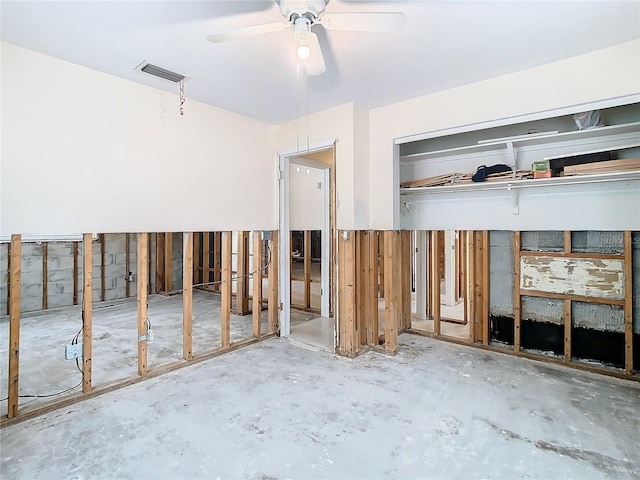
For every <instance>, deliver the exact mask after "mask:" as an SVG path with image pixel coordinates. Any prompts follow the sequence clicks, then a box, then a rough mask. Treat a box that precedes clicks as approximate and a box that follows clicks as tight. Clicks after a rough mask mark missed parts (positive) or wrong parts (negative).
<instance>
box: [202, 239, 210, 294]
mask: <svg viewBox="0 0 640 480" xmlns="http://www.w3.org/2000/svg"><path fill="white" fill-rule="evenodd" d="M210 240H211V232H204V233H203V234H202V283H204V287H205V288H206V287H207V286H208V285H207V284H208V283H209V282H210V281H211V276H210V275H209V260H210V258H211V253H210V250H209V248H210V247H209V243H210Z"/></svg>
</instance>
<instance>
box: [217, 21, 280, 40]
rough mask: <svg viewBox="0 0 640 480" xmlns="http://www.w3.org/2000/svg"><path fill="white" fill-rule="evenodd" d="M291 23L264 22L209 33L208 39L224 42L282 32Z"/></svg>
mask: <svg viewBox="0 0 640 480" xmlns="http://www.w3.org/2000/svg"><path fill="white" fill-rule="evenodd" d="M290 27H291V25H289V24H287V23H280V22H274V23H264V24H262V25H253V26H252V27H245V28H238V29H236V30H229V31H227V32H220V33H214V34H212V35H207V40H208V41H210V42H213V43H222V42H227V41H229V40H238V39H240V38H247V37H254V36H256V35H262V34H265V33H271V32H280V31H282V30H285V29H287V28H290Z"/></svg>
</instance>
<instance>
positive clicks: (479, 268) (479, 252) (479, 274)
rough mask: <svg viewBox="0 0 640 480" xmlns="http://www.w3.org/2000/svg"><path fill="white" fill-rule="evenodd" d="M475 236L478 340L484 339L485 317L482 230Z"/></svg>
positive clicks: (476, 333)
mask: <svg viewBox="0 0 640 480" xmlns="http://www.w3.org/2000/svg"><path fill="white" fill-rule="evenodd" d="M474 237H475V249H476V252H475V267H476V268H475V272H474V280H473V282H474V287H473V290H474V295H475V301H474V303H475V307H474V330H475V333H474V336H475V339H476V342H483V341H484V332H483V328H484V319H483V315H482V293H483V289H482V266H483V265H484V263H483V260H482V254H483V252H484V249H483V248H482V232H480V231H476V232H474Z"/></svg>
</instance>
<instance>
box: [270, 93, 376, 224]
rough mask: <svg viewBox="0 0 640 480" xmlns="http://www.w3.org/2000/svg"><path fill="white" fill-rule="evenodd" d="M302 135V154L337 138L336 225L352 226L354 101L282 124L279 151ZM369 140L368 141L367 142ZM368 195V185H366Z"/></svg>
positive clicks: (286, 148)
mask: <svg viewBox="0 0 640 480" xmlns="http://www.w3.org/2000/svg"><path fill="white" fill-rule="evenodd" d="M297 135H300V138H301V140H300V154H301V155H303V154H304V149H306V145H307V136H308V137H309V144H311V145H313V144H314V143H319V142H320V143H322V142H325V141H332V140H336V147H335V158H336V196H337V199H336V226H337V228H338V229H344V230H351V229H353V228H354V226H355V218H354V210H355V208H354V196H355V193H354V183H353V178H354V105H353V103H347V104H344V105H340V106H338V107H335V108H331V109H328V110H323V111H322V112H319V113H315V114H312V115H309V116H306V117H304V118H302V119H301V120H300V122H298V121H296V120H293V121H291V122H288V123H285V124H282V125H279V126H278V127H277V131H276V139H275V145H276V150H277V151H284V150H290V149H295V148H296V147H297V138H296V136H297ZM363 143H365V144H366V142H363ZM363 190H364V191H365V195H366V196H368V185H366V186H364V187H363Z"/></svg>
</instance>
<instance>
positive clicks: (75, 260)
mask: <svg viewBox="0 0 640 480" xmlns="http://www.w3.org/2000/svg"><path fill="white" fill-rule="evenodd" d="M78 270H79V269H78V242H73V304H74V305H77V304H78V274H79V271H78Z"/></svg>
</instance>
